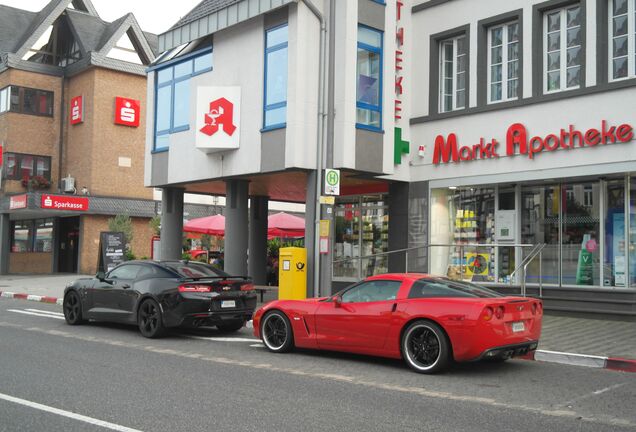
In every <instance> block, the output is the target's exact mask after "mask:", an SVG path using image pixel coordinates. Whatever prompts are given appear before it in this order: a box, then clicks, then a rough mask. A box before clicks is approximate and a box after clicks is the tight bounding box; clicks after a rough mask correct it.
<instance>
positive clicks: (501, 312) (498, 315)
mask: <svg viewBox="0 0 636 432" xmlns="http://www.w3.org/2000/svg"><path fill="white" fill-rule="evenodd" d="M495 317H496V318H497V319H502V318H503V317H504V307H503V306H499V307H498V308H497V309H495Z"/></svg>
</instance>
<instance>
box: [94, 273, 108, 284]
mask: <svg viewBox="0 0 636 432" xmlns="http://www.w3.org/2000/svg"><path fill="white" fill-rule="evenodd" d="M95 277H96V278H97V279H99V281H100V282H104V280H105V279H106V273H104V272H103V271H98V272H97V274H96V275H95Z"/></svg>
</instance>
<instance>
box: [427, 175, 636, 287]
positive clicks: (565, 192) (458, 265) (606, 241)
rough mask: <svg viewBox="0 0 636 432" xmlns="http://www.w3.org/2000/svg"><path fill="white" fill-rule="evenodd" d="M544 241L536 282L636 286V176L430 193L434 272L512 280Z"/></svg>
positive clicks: (533, 271) (533, 273) (532, 276)
mask: <svg viewBox="0 0 636 432" xmlns="http://www.w3.org/2000/svg"><path fill="white" fill-rule="evenodd" d="M495 198H496V199H495ZM541 243H545V245H546V247H545V249H543V252H542V255H541V259H540V260H539V258H537V259H535V260H534V261H533V262H532V263H531V264H530V265H529V267H528V272H527V275H526V281H527V283H528V284H529V285H535V286H536V285H539V284H541V285H542V286H544V287H546V288H549V287H558V286H565V287H590V288H592V287H596V288H599V287H605V288H634V287H636V179H631V178H628V177H625V176H623V177H616V178H607V179H590V180H588V181H579V182H553V183H542V184H530V185H521V186H516V187H514V186H505V187H504V186H492V187H484V186H480V187H462V188H442V189H433V190H431V238H430V244H431V260H430V271H431V273H434V274H442V275H447V276H449V277H451V278H454V279H460V278H462V279H464V280H471V281H475V282H498V283H509V282H510V275H511V273H512V272H513V271H514V269H515V268H516V267H515V265H516V263H517V262H521V260H522V259H523V256H524V254H525V253H528V252H529V250H530V248H519V247H514V246H512V245H513V244H528V245H537V244H541ZM474 244H479V245H483V246H481V247H479V248H476V247H472V246H469V245H474ZM488 244H493V245H494V244H497V245H498V247H497V248H495V247H487V245H488ZM507 244H509V245H510V246H506V245H507ZM436 245H439V246H436ZM442 245H448V246H442ZM462 254H463V256H462ZM460 273H461V274H460Z"/></svg>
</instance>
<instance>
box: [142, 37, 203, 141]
mask: <svg viewBox="0 0 636 432" xmlns="http://www.w3.org/2000/svg"><path fill="white" fill-rule="evenodd" d="M151 70H154V71H155V146H154V150H155V151H164V150H168V146H169V142H170V134H172V133H177V132H182V131H186V130H189V129H190V78H192V77H193V76H196V75H199V74H202V73H205V72H209V71H211V70H212V49H211V48H206V49H204V50H199V51H196V52H194V53H192V54H189V55H188V56H184V57H182V58H177V59H174V60H171V61H169V62H166V64H164V65H159V66H158V67H156V68H152V69H149V71H151Z"/></svg>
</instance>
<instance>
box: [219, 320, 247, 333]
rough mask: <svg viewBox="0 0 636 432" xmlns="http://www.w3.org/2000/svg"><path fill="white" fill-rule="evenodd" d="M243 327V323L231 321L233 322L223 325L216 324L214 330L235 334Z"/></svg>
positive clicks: (241, 321)
mask: <svg viewBox="0 0 636 432" xmlns="http://www.w3.org/2000/svg"><path fill="white" fill-rule="evenodd" d="M244 325H245V321H243V320H240V321H233V322H229V323H224V324H217V325H216V328H218V329H219V330H220V331H222V332H235V331H239V330H240V329H242V328H243V326H244Z"/></svg>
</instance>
